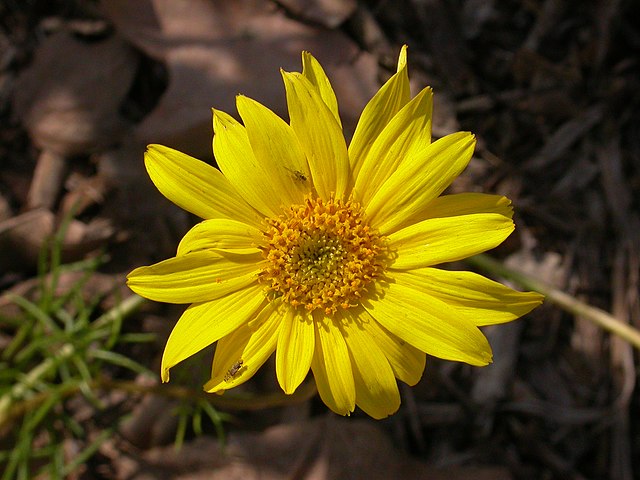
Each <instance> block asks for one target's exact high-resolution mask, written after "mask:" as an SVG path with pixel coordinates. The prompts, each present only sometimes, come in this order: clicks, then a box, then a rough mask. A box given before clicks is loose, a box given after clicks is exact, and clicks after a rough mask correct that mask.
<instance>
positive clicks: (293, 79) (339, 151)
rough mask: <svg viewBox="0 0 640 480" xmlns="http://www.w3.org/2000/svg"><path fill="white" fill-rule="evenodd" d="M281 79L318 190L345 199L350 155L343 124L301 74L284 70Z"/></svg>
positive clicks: (297, 133)
mask: <svg viewBox="0 0 640 480" xmlns="http://www.w3.org/2000/svg"><path fill="white" fill-rule="evenodd" d="M282 78H283V79H284V85H285V89H286V92H287V105H288V107H289V118H290V120H291V128H293V131H294V132H295V134H296V136H297V137H298V139H299V140H300V145H301V147H302V150H303V151H304V153H305V155H306V157H307V161H308V163H309V170H310V171H311V178H312V181H313V185H314V186H315V189H316V192H317V193H318V195H320V197H321V198H322V199H323V200H328V199H329V198H344V193H345V190H346V188H347V182H348V179H349V158H348V156H347V144H346V143H345V140H344V136H343V134H342V128H341V127H340V124H339V123H338V122H336V121H335V117H334V115H333V113H332V112H331V110H329V108H328V107H327V105H326V104H325V103H324V100H323V99H322V97H320V95H319V94H318V91H317V90H316V88H314V86H313V85H312V84H311V83H310V82H309V81H307V79H306V78H305V77H304V76H303V75H302V74H300V73H288V72H284V71H283V72H282ZM300 181H303V180H300Z"/></svg>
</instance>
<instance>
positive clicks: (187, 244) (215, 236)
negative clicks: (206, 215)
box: [177, 218, 262, 256]
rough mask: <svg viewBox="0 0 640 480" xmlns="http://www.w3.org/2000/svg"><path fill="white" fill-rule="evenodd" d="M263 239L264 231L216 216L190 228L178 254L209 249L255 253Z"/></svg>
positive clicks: (179, 246) (181, 242) (179, 247)
mask: <svg viewBox="0 0 640 480" xmlns="http://www.w3.org/2000/svg"><path fill="white" fill-rule="evenodd" d="M261 241H262V233H261V232H260V230H258V229H257V228H255V227H252V226H250V225H247V224H246V223H242V222H238V221H237V220H229V219H222V218H214V219H211V220H205V221H203V222H200V223H198V224H197V225H195V226H194V227H193V228H192V229H191V230H189V231H188V232H187V233H186V235H185V236H184V237H182V240H181V241H180V244H179V245H178V253H177V255H178V256H180V255H185V254H187V253H191V252H197V251H200V250H207V249H213V250H226V251H232V252H233V253H245V254H246V253H250V254H255V253H259V250H258V249H257V246H258V245H259V244H260V242H261Z"/></svg>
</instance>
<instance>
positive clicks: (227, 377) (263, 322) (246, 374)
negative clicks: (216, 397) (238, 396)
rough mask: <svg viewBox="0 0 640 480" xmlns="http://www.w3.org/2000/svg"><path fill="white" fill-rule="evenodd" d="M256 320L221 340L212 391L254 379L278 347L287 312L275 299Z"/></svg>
mask: <svg viewBox="0 0 640 480" xmlns="http://www.w3.org/2000/svg"><path fill="white" fill-rule="evenodd" d="M257 317H258V318H257V321H256V322H250V323H249V324H245V325H242V326H240V327H239V328H237V329H236V330H235V331H234V332H233V333H231V334H230V335H227V336H226V337H224V338H222V339H221V340H220V341H218V344H217V345H216V352H215V355H214V357H213V365H212V367H211V380H209V381H208V382H207V383H206V384H205V385H204V389H205V391H207V392H209V393H222V392H224V391H225V390H228V389H230V388H233V387H237V386H238V385H241V384H243V383H244V382H246V381H247V380H249V379H251V377H253V376H254V375H255V373H256V372H257V371H258V370H259V369H260V367H261V366H262V365H264V363H265V362H266V361H267V360H268V359H269V357H270V356H271V354H272V353H273V351H274V350H275V348H276V341H277V339H278V330H279V329H280V326H281V324H282V317H283V312H282V310H281V309H280V308H279V303H277V302H271V303H269V304H267V306H266V307H265V308H264V309H263V310H262V311H261V312H260V313H259V314H258V316H257Z"/></svg>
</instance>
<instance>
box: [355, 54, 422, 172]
mask: <svg viewBox="0 0 640 480" xmlns="http://www.w3.org/2000/svg"><path fill="white" fill-rule="evenodd" d="M403 58H404V59H405V60H404V62H401V61H399V62H398V72H397V73H396V74H395V75H393V76H392V77H391V78H390V79H389V80H388V81H387V82H386V83H385V84H384V85H383V86H382V87H381V88H380V90H378V92H377V93H376V94H375V95H374V96H373V98H372V99H371V100H369V103H367V105H366V106H365V107H364V110H363V111H362V114H361V115H360V120H358V125H357V126H356V130H355V132H354V133H353V139H352V140H351V143H350V144H349V162H350V164H351V172H352V175H353V178H357V177H358V172H359V171H360V168H361V166H362V161H363V159H364V157H365V155H366V154H367V152H368V151H369V149H370V148H371V146H372V145H373V142H375V140H376V138H378V135H380V132H382V130H384V127H386V126H387V124H388V123H389V122H390V121H391V119H392V118H393V117H394V116H395V115H396V113H398V112H399V111H400V109H401V108H402V107H404V106H405V105H406V104H407V102H408V101H409V100H410V98H411V92H410V90H409V74H408V73H407V64H406V48H405V47H403V48H402V51H401V52H400V60H402V59H403Z"/></svg>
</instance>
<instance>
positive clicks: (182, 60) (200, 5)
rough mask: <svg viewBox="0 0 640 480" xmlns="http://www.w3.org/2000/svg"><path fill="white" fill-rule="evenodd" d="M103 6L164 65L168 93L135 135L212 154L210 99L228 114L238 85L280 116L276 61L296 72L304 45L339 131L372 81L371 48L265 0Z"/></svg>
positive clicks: (159, 0)
mask: <svg viewBox="0 0 640 480" xmlns="http://www.w3.org/2000/svg"><path fill="white" fill-rule="evenodd" d="M102 8H103V10H104V12H105V14H106V15H107V16H108V17H109V18H110V19H111V21H112V22H113V23H114V24H115V26H116V29H118V30H119V31H120V33H121V34H122V35H123V36H125V37H126V38H127V39H128V40H129V41H130V42H131V43H132V44H133V45H135V46H136V47H137V48H139V49H140V50H142V51H144V52H145V53H146V54H147V55H149V56H151V57H153V58H155V59H158V60H160V61H163V62H165V63H166V66H167V68H168V71H169V85H168V88H167V90H166V92H165V93H164V95H163V96H162V98H161V99H160V101H159V103H158V104H157V106H156V108H155V109H154V110H153V111H151V113H150V114H149V115H148V116H147V117H146V118H145V119H144V120H143V121H142V123H141V124H140V125H139V126H138V127H137V129H136V131H135V134H136V137H137V139H138V140H139V141H140V143H143V144H146V143H164V144H166V145H170V146H171V147H173V148H177V149H180V150H183V151H185V152H187V153H190V154H192V155H195V156H200V157H202V158H210V157H211V110H210V108H211V107H215V108H218V109H220V110H224V111H227V112H229V113H232V114H235V112H236V109H235V96H236V94H238V93H242V94H245V95H247V96H250V97H252V98H255V99H256V100H258V101H260V102H262V103H264V104H265V105H267V106H269V107H270V108H272V109H273V110H274V111H275V112H276V113H278V114H280V115H282V116H284V117H285V118H286V117H287V115H286V106H285V96H284V88H283V86H282V79H281V77H280V73H279V71H278V68H280V67H281V68H283V69H285V70H291V71H299V70H300V69H301V60H300V52H301V51H302V50H309V51H311V52H312V53H313V54H314V55H315V56H316V57H317V58H318V59H319V60H320V61H321V62H322V63H323V66H324V67H325V68H326V70H327V73H328V74H329V76H330V78H331V79H332V81H333V85H334V88H335V89H336V91H337V95H338V100H339V101H340V105H341V113H342V115H343V123H344V124H345V129H346V130H347V132H349V131H352V130H353V126H354V125H355V120H356V119H357V117H358V116H359V114H360V111H361V109H362V107H363V106H364V104H365V103H366V101H367V100H368V99H369V98H370V97H371V95H372V94H373V93H374V92H375V91H376V90H377V88H378V83H377V81H376V75H377V72H378V68H377V64H376V62H375V60H374V59H373V57H371V56H370V55H368V54H366V53H364V52H361V51H360V50H359V49H358V47H357V46H356V45H355V44H354V43H353V42H352V41H351V40H350V39H348V38H347V37H346V36H345V35H344V34H342V33H341V32H338V31H328V30H322V29H319V28H313V27H310V26H308V25H304V24H302V23H299V22H296V21H295V20H292V19H290V18H288V17H286V16H285V15H284V13H283V12H281V11H280V10H278V9H276V8H275V7H274V5H273V4H272V3H270V2H266V1H259V0H242V1H237V2H205V1H201V0H200V1H194V0H140V1H136V2H128V1H125V0H112V1H109V2H104V3H103V4H102Z"/></svg>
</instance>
